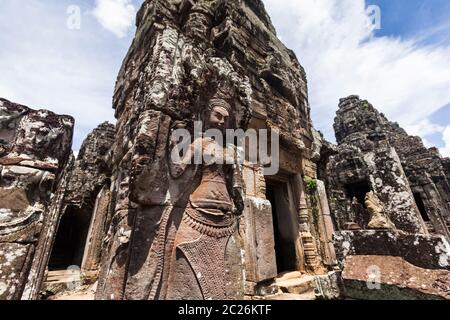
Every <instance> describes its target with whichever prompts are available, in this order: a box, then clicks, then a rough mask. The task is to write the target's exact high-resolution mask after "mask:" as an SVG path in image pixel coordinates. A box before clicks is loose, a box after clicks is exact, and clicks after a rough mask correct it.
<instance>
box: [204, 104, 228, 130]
mask: <svg viewBox="0 0 450 320" xmlns="http://www.w3.org/2000/svg"><path fill="white" fill-rule="evenodd" d="M229 117H230V114H229V112H228V111H227V110H226V109H225V108H223V107H214V108H213V109H212V110H211V113H210V115H209V119H208V127H209V128H211V129H218V130H220V131H222V132H223V131H225V130H226V129H227V123H228V119H229Z"/></svg>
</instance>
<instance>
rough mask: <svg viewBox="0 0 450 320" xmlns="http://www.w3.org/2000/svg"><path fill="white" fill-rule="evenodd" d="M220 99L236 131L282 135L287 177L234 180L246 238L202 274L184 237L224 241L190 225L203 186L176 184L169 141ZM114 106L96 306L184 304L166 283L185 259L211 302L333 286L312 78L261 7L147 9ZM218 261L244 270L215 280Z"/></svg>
mask: <svg viewBox="0 0 450 320" xmlns="http://www.w3.org/2000/svg"><path fill="white" fill-rule="evenodd" d="M217 98H219V99H221V101H226V104H227V105H229V106H230V110H229V111H230V122H231V128H233V129H237V128H240V129H243V130H246V129H255V130H259V129H266V130H268V131H269V132H275V133H277V136H278V137H279V143H280V149H279V160H280V170H279V171H278V173H277V174H276V175H271V176H264V164H263V163H261V162H258V163H253V162H249V161H246V162H245V163H243V164H241V165H240V166H239V168H235V169H236V170H237V171H236V170H235V171H234V176H233V177H234V178H233V179H234V180H233V181H235V183H236V181H240V184H239V185H240V186H241V187H240V188H238V190H239V191H238V193H239V194H240V198H239V197H236V191H235V190H234V189H233V190H231V189H229V191H230V194H231V195H232V196H233V197H232V198H233V201H234V203H235V204H236V205H237V207H240V209H239V210H238V211H239V213H240V215H239V216H238V217H237V218H236V219H237V221H238V225H239V230H238V231H239V232H238V233H237V234H236V233H234V234H233V235H232V236H231V237H230V238H229V240H228V242H225V243H226V244H225V246H226V248H227V250H226V252H227V253H226V254H225V257H223V254H222V253H220V252H221V251H220V250H221V249H220V248H219V251H218V253H217V254H218V256H217V257H215V258H214V259H213V261H211V262H210V263H208V262H205V263H203V264H198V263H197V262H195V261H196V260H195V259H197V258H195V257H196V256H195V253H192V252H191V251H192V250H194V249H192V250H191V249H189V250H191V251H189V250H188V249H187V248H186V246H185V245H184V246H181V245H180V247H177V243H179V242H180V241H181V240H180V239H181V238H182V237H187V235H184V236H181V235H180V232H181V231H180V228H181V229H183V228H185V227H184V226H183V225H184V221H185V219H188V221H190V220H189V219H194V220H195V221H194V222H192V225H191V227H192V228H193V229H195V228H196V226H197V225H198V223H199V224H200V225H201V224H202V223H206V224H207V225H206V226H205V228H204V229H201V230H203V231H201V230H200V229H199V230H200V231H199V230H197V229H195V230H197V231H195V230H194V231H192V230H191V231H189V232H190V233H189V236H191V234H192V233H193V232H200V234H205V236H202V239H204V238H205V237H206V235H208V236H209V237H214V236H215V235H216V234H222V235H223V234H226V230H224V231H223V232H219V231H217V230H219V229H220V227H219V226H213V225H211V222H208V223H207V222H205V221H203V222H201V221H200V220H201V218H199V217H197V216H196V217H192V210H191V209H189V208H190V207H189V206H190V204H189V203H188V202H189V200H187V197H188V196H189V195H192V193H193V192H194V190H195V188H196V187H197V186H198V184H199V183H200V182H199V181H198V180H196V179H197V178H198V177H197V176H196V175H195V172H191V171H189V170H188V171H187V172H186V173H185V174H184V175H182V176H181V178H179V177H178V176H177V177H175V176H174V175H173V174H171V171H170V164H169V163H168V156H167V155H168V151H169V144H170V134H171V130H172V129H173V128H175V127H177V126H179V125H180V123H183V126H184V127H185V128H188V129H189V128H191V126H192V123H193V122H194V121H195V120H198V119H199V117H201V115H202V114H204V112H205V110H206V109H205V108H206V106H207V105H208V101H211V100H210V99H216V100H217ZM216 100H214V101H216ZM113 104H114V109H115V112H116V117H117V135H116V141H115V144H114V148H113V157H114V158H113V176H112V196H111V199H112V202H111V204H110V210H111V213H110V214H111V215H112V220H111V225H110V228H109V234H108V242H107V247H106V248H105V250H104V256H103V264H102V265H103V270H102V272H101V274H100V282H99V286H98V292H97V298H98V299H164V298H166V297H168V296H171V295H170V292H172V293H173V292H175V293H174V294H175V295H174V296H175V297H177V296H179V295H181V293H180V292H181V291H182V288H181V287H182V286H183V285H181V284H180V285H176V284H174V283H175V282H176V281H175V280H173V278H172V275H170V274H169V273H170V272H169V271H168V269H170V268H169V266H170V265H171V262H170V261H172V260H175V264H177V265H178V263H181V262H179V255H183V256H182V257H181V258H183V257H184V258H185V259H187V260H188V261H189V264H190V266H191V267H192V269H194V271H195V270H196V272H195V274H196V276H197V277H198V281H199V283H200V287H201V290H200V291H201V292H200V293H199V294H201V295H203V298H209V297H212V298H217V297H224V296H223V295H222V294H225V296H226V297H227V298H231V299H234V298H242V297H243V296H244V295H246V296H253V295H258V294H261V293H270V292H276V290H277V289H276V286H274V285H273V284H271V283H273V282H271V281H273V280H274V278H276V277H277V275H278V274H279V273H282V272H292V271H294V272H297V273H298V274H299V275H301V274H302V273H306V272H309V273H312V274H324V275H327V273H328V271H329V270H332V269H333V266H334V265H335V263H336V261H335V257H334V248H333V245H332V242H331V241H332V233H333V226H332V223H331V217H330V215H329V211H328V204H327V197H326V194H325V188H324V185H323V183H322V182H320V181H317V180H316V178H317V176H316V171H317V166H316V162H317V161H318V160H319V156H318V154H317V151H318V150H319V149H320V148H319V144H320V139H319V138H320V137H319V136H318V134H317V132H316V131H315V130H314V129H313V128H312V123H311V117H310V108H309V104H308V89H307V80H306V76H305V72H304V70H303V68H302V66H301V65H300V63H299V62H298V60H297V58H296V56H295V54H294V53H293V52H292V51H291V50H289V49H287V48H286V47H285V46H284V45H283V44H282V43H281V42H280V40H279V39H278V38H277V36H276V32H275V29H274V27H273V26H272V24H271V21H270V18H269V17H268V15H267V13H266V11H265V9H264V6H263V3H262V1H260V0H251V1H250V0H228V1H222V0H218V1H207V0H195V1H194V0H182V1H179V0H178V1H175V0H169V1H168V0H147V1H145V2H144V4H143V5H142V8H141V9H140V11H139V13H138V16H137V33H136V37H135V39H134V41H133V44H132V46H131V48H130V50H129V52H128V54H127V56H126V58H125V60H124V62H123V66H122V68H121V71H120V74H119V77H118V80H117V84H116V89H115V94H114V103H113ZM223 105H225V104H223ZM222 110H223V109H222ZM258 143H260V142H258ZM270 143H273V144H275V143H276V142H275V141H272V142H269V145H270ZM248 147H251V146H249V145H247V148H248ZM318 148H319V149H318ZM204 175H205V173H204ZM204 177H205V176H204ZM204 177H203V178H204ZM200 179H201V177H200ZM225 179H228V176H225ZM305 181H306V182H308V183H305ZM233 186H234V187H236V184H234V185H233ZM212 189H213V190H212V192H215V191H217V192H218V189H217V190H215V191H214V188H212ZM220 192H222V191H220ZM238 198H239V199H241V200H242V202H240V201H241V200H239V199H238ZM191 199H192V196H191ZM189 210H190V211H189ZM197 211H198V210H197ZM183 212H185V213H186V212H187V213H188V216H186V214H185V213H183ZM189 212H191V214H189ZM224 214H226V213H224ZM194 215H195V214H194ZM196 219H197V220H196ZM198 219H200V220H198ZM208 219H209V218H208ZM222 219H223V218H222ZM233 219H234V218H233ZM221 223H222V222H221ZM182 226H183V227H182ZM192 228H191V229H192ZM218 228H219V229H218ZM183 230H184V229H183ZM205 230H210V232H209V231H208V232H209V233H208V232H207V231H205ZM216 231H217V232H216ZM183 232H184V231H183ZM202 232H203V233H202ZM183 234H185V233H183ZM180 237H181V238H180ZM217 239H218V240H217V241H219V240H220V239H222V238H221V237H220V236H218V237H217ZM205 241H206V240H205ZM208 241H212V242H211V245H212V246H215V245H216V243H215V242H214V241H213V240H211V239H209V240H208ZM220 241H222V240H220ZM227 243H228V244H227ZM231 243H233V244H234V245H233V246H234V247H236V248H235V249H233V250H234V251H233V250H232V249H230V248H229V246H230V244H231ZM176 248H181V249H180V250H178V249H176ZM187 251H189V252H191V253H186V252H187ZM194 251H195V250H194ZM228 252H230V253H228ZM215 254H216V253H215ZM181 258H180V259H181ZM201 259H206V260H207V259H208V257H207V256H201ZM217 259H219V260H220V261H222V260H223V259H224V262H223V263H225V265H229V264H230V263H231V261H233V259H237V260H238V262H237V263H234V264H232V266H231V267H230V268H226V272H225V274H224V275H222V274H219V275H217V274H215V272H214V270H211V268H212V266H213V265H214V263H216V262H217ZM206 260H205V261H206ZM215 261H216V262H215ZM186 268H188V267H186ZM188 269H189V268H188ZM186 270H187V269H186ZM205 272H206V274H205ZM228 272H229V273H231V274H235V275H236V276H235V277H234V278H233V281H232V282H233V283H232V284H233V288H234V289H233V290H232V291H233V292H232V293H230V292H228V293H227V292H222V291H221V290H222V289H220V288H219V287H221V283H222V282H223V281H224V278H223V277H225V276H226V274H227V273H228ZM185 285H187V284H185ZM189 286H190V285H189ZM171 288H172V289H171ZM217 288H219V289H217ZM193 290H194V289H193ZM195 290H197V289H195ZM224 290H225V289H224ZM168 292H169V293H168ZM218 292H219V293H220V295H219V294H218ZM177 294H179V295H177Z"/></svg>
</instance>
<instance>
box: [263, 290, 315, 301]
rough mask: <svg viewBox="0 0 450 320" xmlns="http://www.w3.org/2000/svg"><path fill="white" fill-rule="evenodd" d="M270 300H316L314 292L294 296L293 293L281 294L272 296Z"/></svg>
mask: <svg viewBox="0 0 450 320" xmlns="http://www.w3.org/2000/svg"><path fill="white" fill-rule="evenodd" d="M270 300H288V301H292V300H303V301H306V300H316V295H315V294H314V291H312V292H306V293H302V294H294V293H282V294H279V295H276V296H273V297H271V298H270Z"/></svg>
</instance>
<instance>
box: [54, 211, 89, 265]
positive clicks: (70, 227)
mask: <svg viewBox="0 0 450 320" xmlns="http://www.w3.org/2000/svg"><path fill="white" fill-rule="evenodd" d="M89 224H90V217H89V215H85V214H83V212H80V210H79V209H78V208H77V207H74V206H69V207H67V209H66V211H65V212H64V215H63V216H62V218H61V222H60V224H59V227H58V231H57V233H56V239H55V243H54V245H53V249H52V253H51V255H50V260H49V264H48V269H49V270H50V271H54V270H64V269H67V268H68V267H70V266H79V267H81V263H82V261H83V255H84V247H85V245H86V238H87V235H88V232H89Z"/></svg>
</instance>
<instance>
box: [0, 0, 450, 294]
mask: <svg viewBox="0 0 450 320" xmlns="http://www.w3.org/2000/svg"><path fill="white" fill-rule="evenodd" d="M113 106H114V110H115V116H116V118H117V124H116V126H114V125H111V124H108V123H104V124H102V125H100V126H99V127H98V128H97V129H95V130H94V131H93V132H92V133H91V134H90V135H89V136H88V137H87V138H86V140H85V142H84V143H83V146H82V148H81V150H80V152H79V154H78V156H77V158H76V159H75V157H74V156H72V155H71V151H70V148H71V139H72V133H73V126H74V120H73V119H72V118H71V117H68V116H58V115H55V114H53V113H51V112H49V111H43V110H40V111H33V110H31V109H29V108H27V107H24V106H21V105H17V104H14V103H11V102H9V101H7V100H4V99H1V100H0V299H46V298H49V299H51V298H52V297H51V296H53V297H58V296H59V297H60V298H64V296H65V295H67V294H70V293H68V292H70V291H78V293H79V294H82V292H83V290H84V289H85V288H89V289H88V290H90V292H91V295H90V296H89V297H88V296H87V295H85V296H84V297H85V298H90V299H94V298H95V299H99V300H122V299H136V300H149V299H150V300H153V299H298V300H307V299H316V298H319V299H342V298H351V299H391V298H392V299H396V298H398V299H450V291H449V289H448V288H449V284H450V277H449V275H450V265H449V261H450V245H449V240H450V233H449V229H448V226H449V223H450V213H449V210H450V184H449V183H450V179H449V178H450V160H449V159H443V158H442V157H441V156H440V155H439V152H438V150H437V149H427V148H425V147H424V145H423V143H422V141H421V139H420V138H418V137H411V136H409V135H408V134H407V133H406V132H405V131H404V130H403V129H401V128H400V127H399V126H398V125H397V124H395V123H392V122H389V121H388V120H387V119H386V117H385V116H384V115H383V114H380V113H379V112H378V111H377V110H376V109H375V108H374V107H373V106H372V105H371V104H370V103H368V102H367V101H362V100H360V99H359V98H358V97H357V96H350V97H348V98H345V99H342V100H341V101H340V103H339V110H338V112H337V117H336V119H335V125H334V128H335V132H336V138H337V145H333V144H331V143H329V142H327V141H325V139H324V138H323V137H322V135H321V134H320V133H319V132H318V131H316V130H315V129H314V128H313V125H312V121H311V117H310V106H309V103H308V87H307V79H306V74H305V71H304V69H303V68H302V66H301V65H300V63H299V61H298V60H297V58H296V56H295V54H294V53H293V52H292V51H291V50H289V49H288V48H286V47H285V46H284V45H283V44H282V43H281V42H280V40H279V39H278V38H277V36H276V32H275V29H274V27H273V25H272V23H271V21H270V18H269V16H268V15H267V13H266V11H265V9H264V6H263V4H262V1H260V0H228V1H221V0H219V1H206V0H197V1H194V0H183V1H175V0H173V1H172V0H169V1H168V0H147V1H145V2H144V4H143V5H142V8H141V9H140V11H139V12H138V15H137V33H136V37H135V39H134V41H133V44H132V46H131V48H130V50H129V52H128V54H127V56H126V58H125V60H124V62H123V66H122V69H121V71H120V73H119V77H118V80H117V84H116V89H115V94H114V98H113ZM200 120H201V121H202V122H203V128H202V130H203V131H205V130H207V129H211V128H213V129H216V130H219V131H224V130H225V129H238V128H241V129H244V130H246V129H255V130H260V129H266V130H268V132H275V133H276V134H277V137H279V146H280V148H279V159H280V161H279V164H280V170H279V171H278V173H277V174H276V175H265V174H264V173H265V168H266V166H267V164H266V163H265V162H263V161H262V160H260V161H259V162H253V161H250V160H249V159H246V161H244V163H243V164H234V165H230V164H221V163H219V162H213V163H209V164H197V165H192V164H190V162H189V161H188V160H191V159H189V156H188V155H189V152H188V153H187V154H184V155H183V156H184V158H183V159H184V160H187V161H186V162H184V161H183V162H181V163H174V162H173V161H172V160H171V157H170V154H171V153H172V152H174V151H175V152H178V149H177V145H176V141H174V140H172V138H171V137H172V132H173V131H174V130H175V129H180V128H181V129H184V130H186V131H187V132H189V133H192V131H193V129H194V126H195V121H200ZM271 137H273V135H271ZM259 138H261V137H259ZM198 141H199V143H197V144H196V143H195V142H194V143H192V144H191V145H190V146H189V150H193V151H195V150H197V149H198V148H199V149H200V150H202V151H203V150H205V149H206V148H208V146H210V145H213V146H214V147H215V149H214V150H215V152H219V153H221V154H222V153H223V154H226V155H227V156H229V157H232V158H235V157H237V154H238V149H237V148H236V146H226V147H224V146H220V147H219V148H217V142H216V141H215V140H214V139H211V138H207V137H203V138H201V139H199V140H198ZM276 142H278V141H272V140H270V141H269V145H272V144H275V143H276ZM255 145H256V147H257V148H263V147H264V146H263V145H262V142H261V140H258V143H256V144H255ZM255 145H252V144H251V143H250V142H249V141H248V140H247V141H246V145H245V146H244V147H245V149H246V150H249V149H251V148H252V147H253V148H254V147H255ZM272 156H274V155H272ZM399 270H402V271H401V272H400V271H399ZM74 274H75V275H76V276H75V278H74V277H73V276H74ZM80 292H81V293H80Z"/></svg>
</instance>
